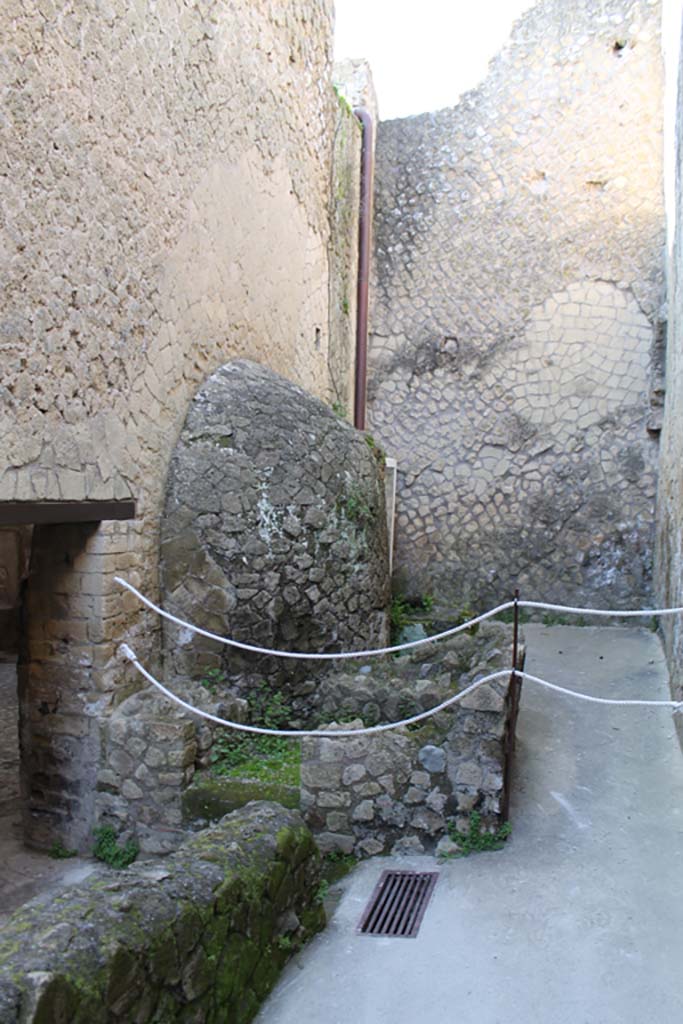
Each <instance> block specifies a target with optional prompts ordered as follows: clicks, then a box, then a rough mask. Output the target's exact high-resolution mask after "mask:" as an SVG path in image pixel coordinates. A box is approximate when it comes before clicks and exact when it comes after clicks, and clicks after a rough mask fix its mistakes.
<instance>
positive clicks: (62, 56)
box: [0, 0, 357, 847]
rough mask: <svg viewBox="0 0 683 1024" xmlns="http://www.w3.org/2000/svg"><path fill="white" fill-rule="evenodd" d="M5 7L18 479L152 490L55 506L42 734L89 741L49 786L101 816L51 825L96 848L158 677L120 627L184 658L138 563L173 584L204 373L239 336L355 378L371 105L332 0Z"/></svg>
mask: <svg viewBox="0 0 683 1024" xmlns="http://www.w3.org/2000/svg"><path fill="white" fill-rule="evenodd" d="M0 28H2V29H6V31H4V32H2V33H0V35H2V39H3V53H2V60H1V61H0V95H1V96H2V110H3V116H2V118H1V119H0V153H1V154H2V155H1V156H0V180H1V181H2V196H3V201H2V213H1V215H0V285H1V287H0V291H1V293H2V301H1V302H0V366H1V376H0V437H1V438H2V451H1V452H0V502H4V501H13V502H14V501H26V502H28V501H51V500H59V501H81V500H83V499H88V500H118V499H123V498H129V497H132V498H134V499H135V501H136V505H137V518H136V519H135V520H133V521H130V522H121V523H118V522H107V523H101V524H99V525H98V524H93V525H92V528H90V529H88V530H85V531H84V530H81V529H80V528H79V529H78V530H77V531H76V533H77V534H78V537H76V536H75V535H74V534H72V533H69V529H68V528H66V527H64V528H62V527H54V528H52V527H50V528H48V527H46V528H44V529H43V528H41V529H43V533H42V540H41V538H40V537H38V538H37V540H38V546H37V547H36V551H35V557H34V560H33V569H32V579H30V580H29V583H28V591H27V598H26V608H27V610H28V619H27V628H26V637H27V646H26V647H25V649H24V652H23V654H22V658H23V669H22V671H23V678H24V682H23V684H22V700H21V708H22V710H21V714H22V717H23V719H24V722H23V725H22V731H23V734H24V735H25V741H26V746H25V748H24V749H25V750H26V751H27V753H28V752H29V751H36V752H37V751H38V750H39V749H41V750H42V749H43V748H44V749H45V750H47V751H49V752H50V757H53V756H54V757H57V756H59V758H60V759H62V753H63V749H65V747H66V746H67V745H68V742H69V741H71V740H76V739H78V740H79V742H78V743H77V744H76V746H77V747H78V748H79V751H80V753H77V755H75V756H74V762H73V768H72V769H69V772H68V773H67V774H64V772H62V771H55V773H54V775H53V777H52V780H51V781H49V780H48V781H45V782H44V783H41V785H43V790H42V791H41V792H42V795H41V796H40V797H36V799H39V800H40V801H41V802H42V803H41V806H42V805H45V807H47V805H48V804H49V803H50V799H51V794H52V795H54V793H55V792H57V791H59V802H60V803H61V804H62V805H63V808H62V809H64V808H66V807H67V805H73V802H74V800H76V799H81V797H82V798H83V799H85V793H84V792H82V793H81V792H80V789H82V788H83V787H87V786H89V787H90V794H89V796H88V798H87V801H86V803H87V807H88V808H89V810H87V813H86V803H83V802H82V801H81V809H82V811H83V815H80V812H79V816H77V818H76V819H75V820H74V821H73V822H72V824H71V825H69V819H68V814H64V815H63V814H62V813H61V811H60V812H59V814H58V818H59V821H57V818H54V819H51V820H54V823H55V831H54V832H53V833H52V835H50V834H49V833H48V832H46V831H45V828H44V827H43V826H44V825H45V822H46V821H47V820H48V818H47V817H43V818H42V825H41V827H40V828H38V827H36V828H35V829H34V830H33V833H32V834H29V836H28V838H29V839H30V841H32V842H36V843H39V844H40V845H45V844H47V845H50V843H51V842H52V841H57V840H59V841H61V842H63V843H64V844H65V845H66V846H68V847H75V846H79V847H80V846H82V844H83V843H84V842H85V841H86V838H87V833H88V827H89V826H88V823H87V822H88V818H90V825H91V824H92V820H93V815H95V816H96V814H97V813H98V811H97V806H98V805H97V799H99V798H96V797H95V795H94V780H95V777H96V770H95V769H96V762H97V761H98V758H101V757H102V756H104V754H103V752H105V753H106V752H107V751H109V750H110V749H114V747H113V746H112V745H111V744H109V743H108V742H107V736H106V721H107V715H108V714H109V712H110V710H111V708H112V706H113V704H114V703H116V702H118V701H121V700H122V699H124V698H125V697H126V696H128V695H129V694H130V692H131V690H132V689H134V688H136V687H137V686H139V680H136V678H135V676H134V674H133V673H132V672H131V671H130V669H126V667H125V666H124V664H123V663H122V661H121V659H119V658H117V653H116V652H117V648H118V645H119V644H120V643H121V641H122V640H124V639H126V640H128V642H130V643H131V644H132V646H133V647H134V648H135V649H136V652H137V653H138V655H139V656H140V657H141V658H143V659H144V660H145V661H146V662H147V664H149V665H150V667H152V668H153V669H155V670H158V669H159V667H160V664H159V639H160V629H159V623H158V620H157V619H156V617H155V616H153V615H151V614H149V613H147V612H146V611H144V610H143V609H142V608H141V606H140V605H139V603H138V602H137V601H136V600H135V599H134V598H131V596H130V595H127V594H125V593H124V592H123V591H122V590H121V588H120V587H119V586H118V585H117V584H115V583H114V579H113V578H114V576H115V575H116V574H119V575H123V576H125V577H127V578H129V579H130V580H131V581H132V582H133V583H134V584H136V585H138V586H140V587H141V588H142V589H143V590H144V591H145V592H146V593H148V594H150V595H151V596H152V597H154V596H158V544H159V519H160V514H161V508H162V504H163V493H164V484H165V478H166V474H167V469H168V462H169V458H170V455H171V451H172V449H173V445H174V443H175V441H176V439H177V437H178V434H179V432H180V429H181V426H182V423H183V421H184V418H185V415H186V413H187V408H188V406H189V403H190V401H191V398H192V396H193V395H194V394H195V392H196V390H197V388H198V386H199V384H200V382H201V381H203V380H204V379H205V378H206V377H207V376H208V375H209V374H210V373H212V372H213V371H214V370H215V369H216V368H217V367H218V366H220V365H222V364H223V363H224V362H226V360H228V359H230V358H234V357H237V356H245V357H248V358H250V359H252V360H254V361H255V362H260V363H263V364H265V365H268V366H271V367H273V368H274V369H276V370H277V371H278V372H279V373H280V374H282V375H283V376H285V377H287V378H289V379H292V380H295V381H296V382H297V383H298V384H300V385H301V386H302V387H304V388H306V389H307V390H308V391H310V392H312V393H313V394H316V395H318V396H319V397H321V398H324V399H326V400H329V401H331V400H332V399H333V397H334V389H332V388H331V385H330V372H331V370H332V369H334V373H335V374H336V377H335V379H338V380H341V379H342V378H343V379H344V380H346V379H347V378H348V377H349V376H350V373H351V370H350V368H349V367H348V366H347V363H348V360H349V358H350V351H351V348H350V345H349V342H348V338H347V337H346V334H345V331H346V332H347V333H348V330H349V328H348V327H346V326H345V324H341V320H342V318H343V317H345V314H343V311H342V313H339V311H338V310H337V315H336V318H335V317H332V315H331V311H330V301H331V298H330V287H331V286H330V270H329V267H330V260H331V259H332V257H333V261H336V263H334V266H335V267H336V268H337V269H335V273H337V270H338V268H339V267H340V266H342V265H344V266H345V265H346V263H349V270H348V273H349V275H350V274H351V273H352V271H351V269H350V268H351V266H352V260H353V255H352V254H353V253H354V252H355V250H354V246H355V244H356V238H355V227H354V224H353V213H352V211H353V210H354V208H355V207H356V206H357V202H356V197H355V195H354V189H355V187H356V185H355V179H354V176H353V167H352V164H353V152H352V150H353V144H352V132H353V130H354V127H355V126H354V123H353V119H352V117H351V116H350V115H348V112H343V111H340V110H339V106H338V103H337V100H336V99H335V96H334V92H333V90H332V86H331V80H330V71H331V38H332V5H331V3H329V2H328V0H294V2H292V3H288V4H286V5H278V4H272V3H269V2H267V0H249V2H246V0H244V2H243V0H238V2H237V3H232V4H229V5H218V6H214V7H210V5H209V6H208V7H207V5H206V4H203V3H200V2H197V3H189V4H184V3H181V2H179V0H170V2H169V3H165V4H162V5H161V6H156V7H153V8H150V7H149V5H142V6H140V5H131V4H126V3H123V2H121V0H114V2H113V3H110V4H108V5H106V8H99V7H98V8H97V10H95V8H92V7H91V6H89V5H87V4H82V3H77V2H73V0H69V2H66V3H62V4H54V3H52V2H50V0H48V2H47V3H41V4H32V3H28V4H16V3H11V4H10V5H9V6H8V5H5V6H4V7H3V10H2V12H1V13H0ZM339 118H342V119H344V123H345V125H346V127H347V128H348V134H349V140H350V141H349V144H348V147H347V148H346V149H345V150H344V153H343V159H342V157H340V158H339V160H338V162H337V165H336V166H335V167H333V144H334V138H335V126H336V125H337V123H338V120H339ZM347 165H348V166H347ZM342 178H343V179H344V180H345V181H346V191H345V196H344V200H343V203H342V205H344V204H346V205H345V210H344V211H341V212H340V213H339V215H338V217H337V219H336V220H335V221H334V222H333V221H332V219H331V216H330V192H331V190H332V191H333V190H334V189H333V188H332V189H331V182H332V183H334V182H335V181H336V180H337V179H340V180H341V179H342ZM345 232H346V233H347V234H348V236H349V237H348V238H347V237H342V236H343V235H344V233H345ZM347 283H348V282H347ZM340 304H341V305H343V297H342V296H337V305H340ZM340 324H341V326H340ZM49 544H52V546H53V548H54V550H53V551H52V552H50V550H49ZM31 619H32V621H30V620H31ZM45 694H47V697H45ZM44 700H47V705H46V706H48V707H49V708H50V709H51V710H50V712H49V713H43V711H42V710H41V708H42V707H43V704H44ZM57 706H58V707H59V711H58V712H55V713H54V714H53V713H52V712H53V710H54V709H55V708H56V707H57ZM67 714H68V716H70V717H69V721H70V722H71V723H72V727H73V729H75V730H77V731H80V732H81V733H82V735H81V736H80V738H79V737H76V736H73V735H72V734H71V733H63V731H60V729H61V725H60V724H59V723H61V724H62V725H63V723H64V721H65V720H66V719H65V718H64V717H63V716H64V715H67ZM34 725H35V732H34V733H33V734H32V735H31V730H33V727H34ZM53 725H54V727H55V728H54V735H52V734H51V733H50V729H51V726H53ZM100 727H104V732H101V731H100ZM86 748H87V750H86ZM98 749H99V754H98V753H97V750H98ZM59 751H62V753H59ZM83 758H85V760H83ZM99 767H100V768H106V765H103V764H102V763H101V762H100V764H99ZM111 770H112V771H113V770H114V769H111ZM78 771H81V775H80V779H81V782H79V784H78V785H79V787H80V788H79V793H80V796H79V794H76V793H75V792H73V791H70V790H69V786H70V785H71V772H73V773H77V772H78ZM41 772H42V769H41V767H40V766H39V765H38V764H37V763H36V764H35V765H34V766H31V767H30V768H29V774H30V775H31V776H32V779H33V781H32V782H31V784H30V788H31V790H32V791H33V792H35V793H36V794H37V793H38V791H39V783H38V781H37V779H38V777H39V776H40V774H41ZM60 779H61V780H62V782H63V788H62V789H61V790H60V789H59V780H60ZM48 783H49V784H48ZM131 785H137V782H135V781H131ZM103 792H105V795H106V791H103ZM36 806H37V805H36ZM133 806H134V803H131V807H133ZM55 807H56V804H55ZM29 813H32V812H29ZM41 813H42V812H41ZM56 813H57V812H56V811H55V814H56Z"/></svg>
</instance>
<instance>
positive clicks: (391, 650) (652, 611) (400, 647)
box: [114, 576, 683, 661]
mask: <svg viewBox="0 0 683 1024" xmlns="http://www.w3.org/2000/svg"><path fill="white" fill-rule="evenodd" d="M114 582H115V583H118V584H119V585H120V586H122V587H125V589H126V590H128V591H130V593H131V594H134V595H135V597H137V598H138V600H139V601H142V603H143V604H145V605H146V606H147V607H148V608H151V610H152V611H153V612H156V613H157V615H161V616H162V618H164V619H167V620H168V621H169V622H173V623H175V625H176V626H182V627H183V628H184V629H189V630H191V631H192V632H193V633H197V634H198V635H199V636H205V637H208V639H209V640H217V641H218V642H219V643H221V644H227V645H228V646H229V647H236V648H238V649H239V650H241V651H249V652H250V653H251V654H266V655H270V656H271V657H276V658H296V659H298V660H303V661H305V660H308V661H340V660H342V659H348V658H372V657H376V656H378V655H381V654H398V653H399V652H400V651H409V650H412V649H413V648H414V647H421V646H423V645H424V644H430V643H434V642H436V641H437V640H445V639H446V638H447V637H450V636H455V635H456V634H457V633H462V632H463V631H464V630H466V629H471V628H472V626H476V625H478V624H479V623H480V622H484V621H485V620H486V619H490V618H492V617H493V616H494V615H499V614H500V613H501V612H505V611H507V610H508V609H509V608H514V607H515V605H517V607H518V608H536V609H539V610H540V609H543V610H545V611H553V612H564V613H566V614H567V615H602V616H608V617H610V618H619V617H621V618H634V617H637V616H640V617H641V618H653V617H656V616H658V615H678V614H681V613H683V607H680V608H644V609H638V610H629V611H622V610H621V609H609V608H573V607H571V606H570V605H564V604H546V603H545V602H543V601H519V600H518V601H506V602H505V603H504V604H499V605H498V606H497V607H496V608H492V609H491V610H490V611H488V612H484V613H483V614H482V615H477V616H476V617H475V618H473V619H469V620H468V621H467V622H462V623H461V624H460V625H458V626H453V627H451V628H450V629H445V630H443V632H441V633H434V635H433V636H426V637H422V638H421V639H420V640H410V641H409V642H408V643H405V644H395V645H394V646H393V647H375V648H372V649H371V650H368V651H339V652H337V653H325V654H322V653H312V652H311V651H279V650H273V649H271V648H269V647H258V646H257V645H255V644H246V643H242V641H240V640H233V639H232V638H231V637H227V636H221V635H220V634H219V633H212V632H211V631H210V630H208V629H201V627H199V626H195V625H193V623H191V622H186V621H185V619H179V618H178V617H177V616H176V615H171V613H170V612H167V611H164V609H163V608H160V607H159V606H158V605H156V604H154V602H153V601H150V600H149V598H148V597H145V595H144V594H141V593H140V591H139V590H137V589H136V588H135V587H134V586H133V585H132V583H128V581H127V580H124V579H122V578H121V577H120V576H115V577H114Z"/></svg>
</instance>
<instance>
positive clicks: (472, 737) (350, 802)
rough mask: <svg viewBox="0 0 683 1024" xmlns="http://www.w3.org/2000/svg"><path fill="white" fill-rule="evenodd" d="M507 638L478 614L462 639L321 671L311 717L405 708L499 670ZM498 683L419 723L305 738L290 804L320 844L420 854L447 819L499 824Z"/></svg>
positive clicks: (412, 710)
mask: <svg viewBox="0 0 683 1024" xmlns="http://www.w3.org/2000/svg"><path fill="white" fill-rule="evenodd" d="M510 641H511V627H509V626H506V625H503V624H502V623H493V622H486V623H483V624H482V625H481V626H480V628H479V630H478V632H477V633H476V634H475V635H473V636H472V635H467V634H458V635H457V636H456V637H454V638H453V639H452V640H449V641H446V642H445V643H443V644H439V645H435V644H429V645H427V646H426V647H423V648H417V649H416V650H415V651H414V652H413V653H412V654H411V655H408V656H406V657H402V658H399V659H388V660H387V661H385V662H382V663H377V662H375V663H374V664H373V665H371V666H370V665H365V666H362V667H361V668H360V671H359V672H358V673H357V674H355V675H350V674H333V675H330V676H329V677H327V679H325V680H324V681H323V683H321V685H320V687H319V689H318V693H317V700H318V705H319V714H320V715H321V717H322V720H323V721H329V720H330V718H331V717H333V716H334V717H335V718H336V719H337V720H339V719H340V718H343V719H344V721H345V724H344V726H343V728H356V727H358V728H360V727H361V726H362V725H363V724H365V725H371V724H375V723H377V722H379V721H395V720H398V719H401V718H406V717H409V716H410V715H413V714H416V713H419V712H420V711H424V710H427V709H428V708H431V707H434V706H435V705H437V704H439V703H441V702H442V701H443V700H445V699H447V698H448V697H449V696H452V695H453V694H454V693H457V692H459V691H460V690H463V689H464V688H465V687H466V686H468V685H469V684H470V683H472V682H474V680H475V679H477V678H481V677H482V676H484V675H488V674H490V673H492V672H496V671H497V670H499V669H503V668H508V667H510V666H511V663H512V662H511V651H510ZM508 690H509V679H508V678H503V679H501V680H496V681H494V682H492V683H486V684H484V685H483V686H481V687H480V688H479V689H477V690H475V691H474V692H473V693H472V694H470V695H468V696H467V697H465V698H463V700H462V701H461V702H460V703H458V704H456V705H453V706H452V707H451V708H448V709H446V710H445V711H443V712H440V713H439V714H438V715H435V716H434V717H432V718H430V719H427V720H426V721H425V722H424V723H420V724H417V725H415V726H408V727H405V728H400V729H396V730H392V731H391V732H384V733H376V734H371V735H369V736H359V737H346V738H344V737H340V738H338V739H335V738H334V736H333V735H332V736H330V738H329V739H328V738H327V737H325V738H308V739H305V740H304V741H303V743H302V753H301V808H302V811H303V812H304V814H305V817H306V820H307V822H308V824H309V825H310V827H311V828H312V829H313V831H314V832H316V833H317V841H318V845H319V846H320V848H321V849H322V850H323V852H328V851H332V850H339V851H342V852H344V853H354V854H355V855H356V856H361V857H362V856H372V855H374V854H378V853H384V852H389V851H391V852H392V853H404V852H405V853H407V852H411V853H412V852H415V853H422V852H424V851H425V849H429V848H431V847H432V846H433V845H434V843H435V842H436V841H437V840H439V839H440V838H441V837H443V836H444V834H445V832H446V828H447V820H448V818H450V817H454V818H455V820H456V825H457V828H458V829H459V830H461V831H466V830H467V828H468V825H469V814H470V813H471V812H472V811H475V810H476V811H478V812H479V813H480V814H481V818H482V822H483V824H484V826H485V827H487V828H495V827H496V826H498V825H500V824H501V823H502V822H501V803H502V794H503V789H504V785H505V753H504V751H505V737H506V731H507V728H508V720H509V710H510V709H509V694H508ZM356 716H360V717H356ZM349 719H351V720H352V721H351V723H350V724H349V721H348V720H349ZM329 728H330V730H331V731H332V732H333V731H334V729H335V728H342V726H339V725H336V723H333V724H332V725H330V726H329Z"/></svg>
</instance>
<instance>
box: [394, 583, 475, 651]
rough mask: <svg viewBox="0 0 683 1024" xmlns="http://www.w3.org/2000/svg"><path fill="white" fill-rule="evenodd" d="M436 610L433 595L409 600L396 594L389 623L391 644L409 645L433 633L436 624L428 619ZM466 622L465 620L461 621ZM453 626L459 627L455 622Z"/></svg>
mask: <svg viewBox="0 0 683 1024" xmlns="http://www.w3.org/2000/svg"><path fill="white" fill-rule="evenodd" d="M433 609H434V598H433V597H432V595H431V594H423V595H422V596H421V597H417V598H414V599H412V600H409V599H408V598H407V597H404V596H403V595H402V594H395V595H394V597H393V598H392V601H391V609H390V613H389V616H390V618H389V621H390V624H391V642H392V643H394V644H397V643H407V642H408V641H410V640H420V639H422V637H423V636H427V634H428V633H430V632H432V628H433V626H434V623H433V622H431V621H430V620H429V618H426V617H425V616H428V615H429V613H430V612H432V611H433ZM460 621H464V620H460ZM453 625H457V622H454V623H453Z"/></svg>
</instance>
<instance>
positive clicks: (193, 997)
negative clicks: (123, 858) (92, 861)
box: [0, 803, 323, 1024]
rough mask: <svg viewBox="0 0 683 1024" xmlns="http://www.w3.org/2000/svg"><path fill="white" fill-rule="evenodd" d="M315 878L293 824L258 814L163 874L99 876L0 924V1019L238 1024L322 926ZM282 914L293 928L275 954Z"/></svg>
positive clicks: (265, 807) (255, 809)
mask: <svg viewBox="0 0 683 1024" xmlns="http://www.w3.org/2000/svg"><path fill="white" fill-rule="evenodd" d="M319 871H320V869H319V857H318V854H317V850H316V849H315V846H314V844H313V842H312V840H311V836H310V834H309V833H308V831H307V830H306V829H305V828H304V827H303V826H302V822H301V818H300V817H299V815H298V814H297V813H296V812H295V811H292V810H287V809H285V808H283V807H280V806H278V805H276V804H267V803H252V804H250V805H249V806H248V807H245V808H243V809H242V810H240V811H237V812H235V813H234V814H232V815H229V816H227V817H226V818H224V819H223V820H222V821H221V822H220V823H219V824H217V825H215V826H213V827H212V828H210V829H206V830H204V831H203V832H202V833H198V834H197V835H196V836H194V837H193V838H192V839H190V840H188V841H187V842H186V843H185V844H184V845H183V846H182V847H181V848H180V849H179V850H177V851H176V853H174V854H172V855H171V856H170V857H168V858H167V859H166V860H165V861H164V863H163V865H154V866H151V865H149V864H144V863H139V864H136V865H134V866H133V867H132V868H129V869H128V870H127V871H124V872H116V873H115V874H114V872H112V871H110V870H108V869H106V868H102V869H100V870H99V871H98V872H96V873H95V874H94V875H92V876H90V878H88V879H87V880H86V881H85V882H84V883H83V885H82V886H81V887H80V888H78V889H76V888H73V889H66V890H64V891H63V892H62V893H61V894H59V896H57V897H55V898H54V900H53V901H52V902H51V903H50V904H41V903H40V902H38V901H35V902H32V903H28V904H26V906H25V907H23V908H22V909H21V910H20V911H19V912H18V913H17V914H15V915H14V917H13V918H11V919H10V921H9V922H8V924H7V926H6V927H5V929H4V931H3V934H2V937H1V938H0V1020H2V1022H3V1024H14V1022H19V1021H22V1024H55V1022H57V1021H65V1022H66V1021H69V1022H71V1024H100V1022H102V1024H106V1022H109V1021H114V1020H117V1021H128V1020H131V1021H132V1020H137V1021H141V1022H143V1021H144V1022H151V1024H154V1022H156V1024H176V1022H181V1021H183V1022H202V1024H224V1022H225V1021H226V1020H230V1021H243V1022H245V1024H246V1022H247V1021H250V1020H251V1019H252V1018H253V1016H254V1015H255V1013H256V1011H257V1009H258V1006H259V1002H260V1000H261V999H262V998H263V996H265V995H266V993H267V992H268V991H269V990H270V988H271V987H272V985H273V984H274V981H275V979H276V977H277V974H278V972H279V970H280V968H281V967H282V965H283V964H284V963H285V961H286V960H287V959H288V957H289V956H290V955H291V953H292V952H293V951H294V950H295V949H296V948H297V947H298V946H299V945H301V943H302V942H304V941H306V939H307V938H309V936H310V935H312V934H313V933H314V932H315V931H317V930H318V929H319V928H320V927H322V924H323V921H322V920H321V917H320V910H321V908H320V907H319V906H318V905H317V904H316V902H315V898H316V893H317V890H318V885H319V880H320V874H319ZM283 915H286V916H287V919H288V920H289V921H294V924H295V929H294V931H292V933H291V942H287V943H286V944H285V943H282V942H280V944H279V945H278V939H279V938H280V936H281V934H282V932H281V927H282V925H281V921H282V918H283ZM74 922H80V926H78V927H76V926H74ZM83 922H87V925H86V926H83ZM287 934H288V937H290V929H289V928H288V930H287Z"/></svg>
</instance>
